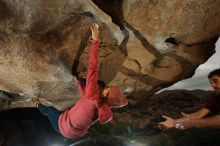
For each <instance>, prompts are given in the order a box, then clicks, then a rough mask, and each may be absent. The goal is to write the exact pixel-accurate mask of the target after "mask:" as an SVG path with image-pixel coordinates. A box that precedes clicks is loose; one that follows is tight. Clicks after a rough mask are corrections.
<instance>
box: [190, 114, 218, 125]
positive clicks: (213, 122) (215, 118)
mask: <svg viewBox="0 0 220 146" xmlns="http://www.w3.org/2000/svg"><path fill="white" fill-rule="evenodd" d="M192 122H193V123H194V127H219V126H220V115H216V116H213V117H209V118H204V119H199V120H193V121H192Z"/></svg>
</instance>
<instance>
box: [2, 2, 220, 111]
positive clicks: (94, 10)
mask: <svg viewBox="0 0 220 146" xmlns="http://www.w3.org/2000/svg"><path fill="white" fill-rule="evenodd" d="M219 6H220V2H219V1H218V0H209V1H207V0H201V1H196V0H195V1H181V0H176V1H163V0H147V1H141V0H126V1H122V0H118V1H117V0H114V1H109V0H106V1H104V0H103V1H98V0H94V1H90V0H62V1H60V0H46V1H45V0H38V1H30V0H21V1H14V0H2V1H0V44H1V45H0V90H3V91H5V92H8V93H11V94H12V93H13V94H15V95H16V98H18V99H21V100H20V101H19V102H14V99H11V98H10V97H6V98H8V99H7V100H2V103H1V105H4V106H1V110H3V109H10V108H16V107H28V106H32V103H31V101H30V100H28V99H30V97H32V96H39V97H42V98H45V99H46V100H48V101H50V102H52V104H53V105H54V106H56V107H57V108H60V109H65V108H67V107H68V106H70V105H72V104H73V103H74V102H75V101H77V100H78V98H79V94H78V92H77V88H76V85H75V83H74V81H73V78H72V75H71V70H72V66H73V64H74V62H76V61H79V65H78V66H77V69H78V71H80V70H83V69H84V68H86V67H87V63H88V55H89V42H90V37H89V26H90V25H91V24H92V23H94V22H97V23H98V24H99V25H100V28H101V40H102V43H101V46H100V52H99V62H100V71H99V74H100V79H102V80H104V81H105V82H106V83H107V84H108V85H109V86H111V85H114V86H115V85H116V86H120V87H122V88H123V89H124V91H125V92H127V94H128V95H130V99H132V98H133V99H132V101H134V102H133V103H136V102H144V99H145V98H147V97H148V96H149V95H151V94H153V93H155V92H156V91H158V90H159V89H161V88H163V87H166V86H168V85H171V84H173V83H175V82H176V81H178V80H181V79H183V78H187V77H190V76H191V75H192V74H193V72H194V70H195V69H196V67H197V66H198V65H199V64H201V63H204V62H205V61H206V60H207V59H208V58H209V57H210V56H211V55H212V54H213V53H214V44H215V41H216V38H217V37H218V36H219V34H220V10H219V9H218V8H219ZM24 97H25V98H24ZM1 98H3V96H2V97H1ZM4 99H5V97H4ZM4 101H10V102H5V103H4ZM12 102H13V104H10V103H12Z"/></svg>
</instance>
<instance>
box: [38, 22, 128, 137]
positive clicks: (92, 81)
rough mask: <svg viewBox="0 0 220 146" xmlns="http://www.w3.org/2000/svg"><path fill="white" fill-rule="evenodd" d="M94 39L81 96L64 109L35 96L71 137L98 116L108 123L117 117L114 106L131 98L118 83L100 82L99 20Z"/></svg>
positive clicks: (85, 129) (58, 128)
mask: <svg viewBox="0 0 220 146" xmlns="http://www.w3.org/2000/svg"><path fill="white" fill-rule="evenodd" d="M91 31H92V43H91V47H90V55H89V63H88V73H87V77H86V86H85V87H82V85H81V82H80V81H79V80H77V79H76V78H75V79H76V82H77V86H78V89H79V92H80V96H81V98H80V100H79V101H78V102H77V103H76V104H75V105H73V106H72V107H71V108H69V109H67V110H66V111H64V112H60V111H58V110H57V109H56V108H54V107H52V106H51V107H47V106H44V105H43V104H41V103H40V99H39V98H34V101H35V103H36V105H37V108H38V109H39V110H40V112H41V113H42V114H44V115H46V116H47V117H48V119H49V120H50V122H51V124H52V126H53V127H54V129H55V130H56V131H57V132H59V133H60V134H62V135H63V136H64V137H66V138H69V139H74V138H79V137H81V136H84V135H85V134H86V133H87V132H88V129H89V127H90V126H91V125H92V124H94V123H95V122H96V121H97V120H99V122H100V123H101V124H105V123H107V122H108V121H110V120H111V119H112V117H113V113H112V111H111V108H117V107H122V106H125V105H127V103H128V102H127V99H126V97H125V96H124V94H123V93H122V91H121V90H120V89H119V88H117V87H106V86H105V84H104V83H100V82H98V49H99V42H100V40H99V29H98V25H97V24H93V25H92V26H91Z"/></svg>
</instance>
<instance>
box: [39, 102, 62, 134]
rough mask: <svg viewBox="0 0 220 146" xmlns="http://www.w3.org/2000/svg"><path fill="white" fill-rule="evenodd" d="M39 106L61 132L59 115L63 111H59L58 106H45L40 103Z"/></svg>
mask: <svg viewBox="0 0 220 146" xmlns="http://www.w3.org/2000/svg"><path fill="white" fill-rule="evenodd" d="M37 108H38V109H39V111H40V112H41V113H42V114H43V115H45V116H47V117H48V119H49V121H50V123H51V124H52V126H53V128H54V129H55V130H56V131H57V132H58V133H60V130H59V127H58V120H59V116H60V114H61V111H58V110H57V109H56V108H54V107H52V106H50V107H47V106H44V105H42V104H38V106H37Z"/></svg>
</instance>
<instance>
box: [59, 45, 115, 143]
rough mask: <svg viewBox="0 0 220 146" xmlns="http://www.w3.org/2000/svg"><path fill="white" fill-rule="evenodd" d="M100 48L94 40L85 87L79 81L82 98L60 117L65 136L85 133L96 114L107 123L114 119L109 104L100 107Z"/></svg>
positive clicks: (60, 124) (61, 131) (61, 129)
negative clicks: (98, 82)
mask: <svg viewBox="0 0 220 146" xmlns="http://www.w3.org/2000/svg"><path fill="white" fill-rule="evenodd" d="M98 48H99V42H98V41H93V42H92V44H91V47H90V55H89V64H88V74H87V81H86V87H85V89H83V88H82V86H81V84H80V83H79V82H78V83H77V85H78V88H79V91H80V96H81V99H80V100H79V101H78V102H77V103H76V104H75V105H74V106H73V107H71V108H70V109H68V110H67V111H65V112H63V113H62V114H61V115H60V117H59V121H58V126H59V130H60V133H61V134H62V135H63V136H64V137H67V138H70V139H73V138H77V137H81V136H83V135H85V134H86V133H87V132H88V128H89V127H90V126H91V125H92V124H93V123H94V121H93V120H92V119H93V116H94V115H95V114H97V115H98V119H99V121H100V123H106V122H108V121H110V120H111V119H112V115H113V114H112V111H111V109H110V107H109V106H108V105H107V104H103V105H102V106H101V107H98V99H99V87H98V84H97V81H98ZM96 112H98V113H96Z"/></svg>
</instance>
